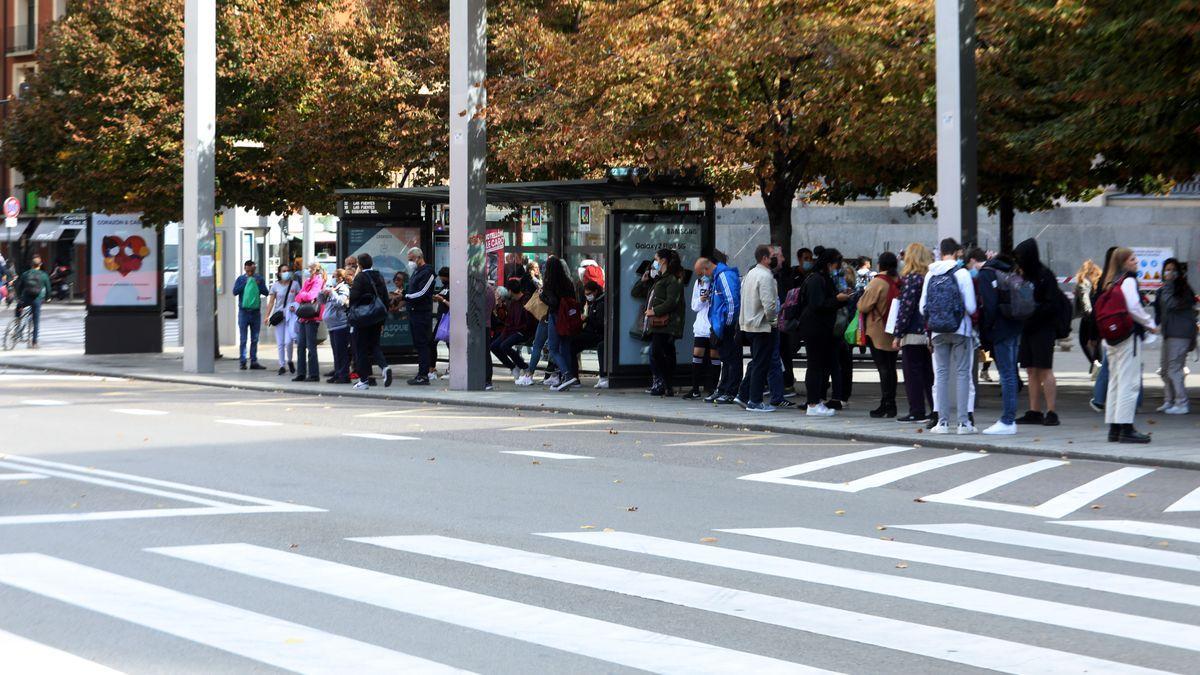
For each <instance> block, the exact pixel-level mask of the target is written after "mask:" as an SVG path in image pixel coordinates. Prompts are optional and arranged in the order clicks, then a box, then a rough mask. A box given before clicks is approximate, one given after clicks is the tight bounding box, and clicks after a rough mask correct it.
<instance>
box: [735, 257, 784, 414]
mask: <svg viewBox="0 0 1200 675" xmlns="http://www.w3.org/2000/svg"><path fill="white" fill-rule="evenodd" d="M754 259H755V260H756V261H757V262H758V264H757V265H755V266H754V269H752V270H750V272H749V273H748V274H747V275H746V278H745V280H743V281H742V314H741V321H740V324H741V329H742V332H743V333H745V334H747V335H748V336H749V337H750V368H749V372H748V373H747V374H746V377H747V378H748V379H749V381H748V383H746V384H744V385H743V388H744V389H745V390H746V393H747V396H746V400H745V404H746V410H748V411H751V412H774V411H775V407H774V406H771V405H768V404H766V403H763V400H762V399H763V389H764V388H765V387H766V384H767V373H768V372H769V370H770V368H771V363H772V361H774V359H775V353H774V352H773V351H772V347H774V345H775V340H774V337H775V336H774V332H775V331H776V330H777V322H778V319H779V316H778V315H779V286H778V285H777V284H776V283H775V277H774V276H773V275H772V274H771V268H770V263H771V247H770V246H766V245H762V246H759V247H758V248H756V249H755V250H754Z"/></svg>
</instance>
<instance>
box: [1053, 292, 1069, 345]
mask: <svg viewBox="0 0 1200 675" xmlns="http://www.w3.org/2000/svg"><path fill="white" fill-rule="evenodd" d="M1050 295H1051V300H1052V301H1053V302H1054V339H1055V340H1065V339H1067V338H1069V337H1071V320H1072V319H1074V318H1075V306H1074V305H1073V304H1072V303H1071V300H1070V299H1069V298H1067V294H1066V293H1063V292H1062V289H1060V288H1059V287H1058V283H1057V282H1055V284H1054V288H1052V289H1051V290H1050Z"/></svg>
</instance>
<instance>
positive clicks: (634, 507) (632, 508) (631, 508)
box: [625, 506, 637, 513]
mask: <svg viewBox="0 0 1200 675" xmlns="http://www.w3.org/2000/svg"><path fill="white" fill-rule="evenodd" d="M625 510H626V511H629V512H631V513H632V512H633V511H637V507H636V506H630V507H629V508H627V509H625Z"/></svg>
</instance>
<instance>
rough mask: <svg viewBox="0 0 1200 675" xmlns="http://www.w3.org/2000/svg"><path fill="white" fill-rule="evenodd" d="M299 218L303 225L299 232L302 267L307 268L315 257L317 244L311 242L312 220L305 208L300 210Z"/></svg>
mask: <svg viewBox="0 0 1200 675" xmlns="http://www.w3.org/2000/svg"><path fill="white" fill-rule="evenodd" d="M300 218H301V222H302V223H303V226H302V230H301V231H302V234H303V236H304V267H305V268H308V266H309V265H311V264H312V261H313V259H314V258H316V257H317V248H316V244H317V243H316V242H315V241H313V236H314V235H313V219H312V214H311V213H309V211H308V207H307V206H305V207H304V208H303V209H301V210H300Z"/></svg>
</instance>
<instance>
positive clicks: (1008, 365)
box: [972, 255, 1025, 436]
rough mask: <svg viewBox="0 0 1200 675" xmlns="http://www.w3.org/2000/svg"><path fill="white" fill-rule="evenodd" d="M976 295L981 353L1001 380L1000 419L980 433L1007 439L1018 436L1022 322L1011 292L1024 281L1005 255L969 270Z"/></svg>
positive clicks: (1023, 320)
mask: <svg viewBox="0 0 1200 675" xmlns="http://www.w3.org/2000/svg"><path fill="white" fill-rule="evenodd" d="M972 276H974V277H975V287H976V290H977V292H978V293H979V309H980V316H979V341H980V346H981V349H986V350H987V351H988V352H991V354H992V356H993V357H994V358H995V359H996V371H997V374H998V375H999V376H1000V403H1001V411H1000V419H999V420H997V421H996V423H995V424H993V425H992V426H990V427H988V428H987V429H984V430H983V433H984V434H987V435H988V436H1008V435H1012V434H1015V433H1017V424H1016V419H1017V393H1018V392H1017V390H1018V388H1019V384H1018V380H1017V378H1018V373H1017V355H1018V351H1019V349H1020V346H1021V334H1022V333H1023V332H1024V330H1025V319H1024V318H1021V316H1020V312H1016V313H1014V312H1015V310H1014V307H1013V304H1012V294H1013V291H1012V290H1011V289H1012V288H1013V287H1014V286H1017V285H1019V284H1020V282H1022V281H1024V279H1023V278H1022V277H1021V275H1020V270H1018V269H1017V264H1016V262H1015V261H1014V260H1013V259H1012V258H1011V257H1009V256H1007V255H998V256H996V257H994V258H992V259H991V260H988V261H987V262H985V263H984V264H983V266H982V267H980V268H979V269H977V270H972Z"/></svg>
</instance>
